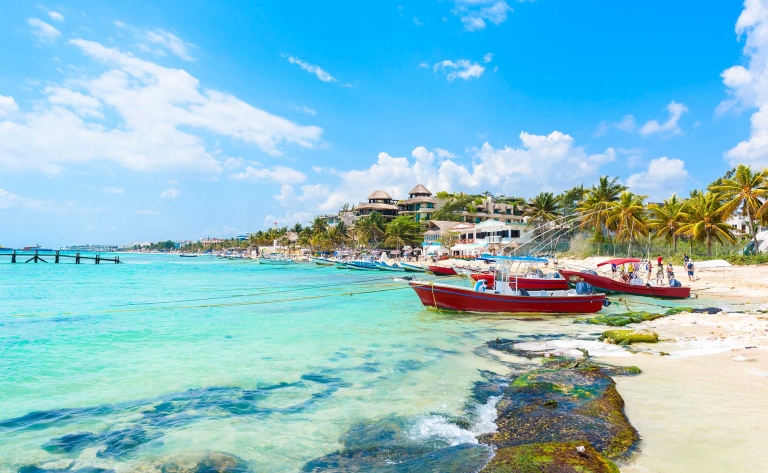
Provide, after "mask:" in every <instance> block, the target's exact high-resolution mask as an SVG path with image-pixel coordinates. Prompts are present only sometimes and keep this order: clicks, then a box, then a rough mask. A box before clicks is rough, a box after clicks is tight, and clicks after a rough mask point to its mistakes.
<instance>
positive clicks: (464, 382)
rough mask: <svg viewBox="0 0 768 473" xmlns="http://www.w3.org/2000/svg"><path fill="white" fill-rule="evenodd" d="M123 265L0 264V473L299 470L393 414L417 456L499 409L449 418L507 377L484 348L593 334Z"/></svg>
mask: <svg viewBox="0 0 768 473" xmlns="http://www.w3.org/2000/svg"><path fill="white" fill-rule="evenodd" d="M121 259H123V260H124V261H125V263H126V264H123V265H114V264H102V265H98V266H96V265H93V264H82V265H73V264H60V265H54V264H47V265H46V264H37V265H34V264H26V265H25V264H15V265H11V264H1V265H0V301H2V307H0V379H2V380H3V381H2V383H0V471H15V470H16V469H18V468H19V467H21V466H23V465H28V464H37V465H42V464H46V463H51V462H56V461H60V460H62V459H77V460H78V461H79V463H77V465H95V466H99V467H105V468H114V469H116V470H118V471H132V470H134V469H140V468H142V466H146V465H149V464H154V463H153V462H155V463H156V462H160V463H162V461H163V460H164V459H166V458H170V457H173V456H175V455H182V454H187V453H190V452H191V453H195V452H204V451H220V452H227V453H230V454H234V455H237V456H239V457H241V458H242V459H244V460H246V461H248V462H251V464H252V465H254V467H256V469H257V471H276V472H277V471H298V470H300V469H301V468H302V467H303V465H304V464H305V463H307V462H308V461H310V460H313V459H315V458H317V457H320V456H322V455H326V454H328V453H331V452H333V451H335V450H338V449H339V448H341V445H340V444H339V441H338V439H339V437H340V436H342V435H343V434H344V433H345V432H347V431H348V430H349V429H350V428H351V427H352V426H354V425H355V424H357V423H360V422H368V421H371V420H374V419H383V418H388V417H389V416H394V415H396V416H401V417H402V418H406V419H410V420H409V422H410V424H409V425H410V427H408V429H406V430H407V431H406V435H408V436H410V438H411V440H412V441H413V442H431V441H433V440H434V438H435V437H439V438H440V439H442V440H441V441H443V442H444V443H445V444H446V445H457V444H461V443H467V442H469V443H472V442H473V441H474V439H473V434H476V433H480V432H482V431H487V430H488V429H491V428H493V425H492V424H491V420H492V418H489V417H488V416H489V415H492V411H493V409H490V410H489V409H485V411H483V406H477V412H476V415H475V416H474V417H472V420H473V422H474V425H473V426H471V427H468V428H458V427H457V426H456V425H454V424H451V423H449V422H446V421H445V419H446V418H448V417H450V416H452V415H457V414H461V413H462V412H464V409H465V408H466V406H467V403H468V401H469V397H470V393H471V388H472V385H473V383H474V382H476V381H480V380H481V379H482V378H481V375H480V370H491V371H496V372H499V373H504V372H505V368H504V366H503V364H502V363H501V362H499V361H498V360H496V359H494V357H493V356H491V355H489V354H488V352H487V350H485V349H484V348H483V343H484V342H485V341H486V340H488V339H490V338H496V337H507V338H513V337H525V336H528V335H531V334H562V333H568V334H571V335H576V336H583V337H589V336H594V333H595V332H597V331H598V330H599V329H598V328H596V327H590V326H584V325H574V324H572V323H571V322H572V318H570V317H531V316H520V317H513V316H509V315H504V316H477V315H459V314H441V313H438V312H435V311H428V310H425V309H423V308H422V307H421V305H420V303H419V301H418V298H417V297H416V296H415V294H414V293H413V292H412V290H411V289H410V288H407V287H405V288H402V287H401V286H399V285H395V284H393V283H392V280H391V279H390V276H392V273H382V272H367V271H361V272H354V271H343V270H337V269H336V268H334V267H319V266H316V265H311V264H302V265H294V266H291V267H276V266H262V265H258V264H255V263H253V262H250V261H244V262H241V261H229V260H217V259H215V258H209V257H200V258H194V259H193V258H189V259H187V258H179V257H178V256H160V255H125V256H123V257H122V258H121ZM457 283H459V284H460V282H459V281H457ZM703 302H705V301H700V302H699V303H700V304H701V303H703ZM628 304H629V305H630V307H631V308H633V309H639V308H647V309H654V307H653V306H643V305H641V303H640V302H638V301H637V300H633V299H629V302H628ZM660 304H663V305H665V306H671V305H675V304H674V303H669V302H661V303H660ZM619 309H621V310H624V307H620V308H617V307H616V306H613V307H612V308H611V309H610V310H619ZM35 412H44V413H45V414H43V415H41V414H30V413H35ZM86 432H87V433H88V434H86ZM42 447H45V448H42ZM51 464H53V463H51ZM59 464H62V462H61V461H60V462H59ZM63 464H64V466H66V464H67V462H63Z"/></svg>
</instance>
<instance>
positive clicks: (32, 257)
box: [0, 250, 122, 264]
mask: <svg viewBox="0 0 768 473" xmlns="http://www.w3.org/2000/svg"><path fill="white" fill-rule="evenodd" d="M0 256H10V257H11V263H40V262H42V263H47V262H48V261H46V260H45V259H43V257H46V258H48V259H51V257H53V262H54V263H59V262H60V261H61V259H62V258H70V259H74V260H75V264H80V263H82V262H84V261H93V262H94V263H96V264H100V263H115V264H120V263H122V262H121V261H120V257H119V256H115V257H114V258H104V257H103V256H101V255H99V254H97V255H96V256H81V255H80V252H79V251H78V252H77V253H75V254H74V255H66V254H61V251H54V252H46V253H44V254H42V255H41V254H40V252H39V251H35V252H34V253H24V252H23V251H22V252H18V251H16V250H13V252H12V253H0ZM25 259H26V261H25Z"/></svg>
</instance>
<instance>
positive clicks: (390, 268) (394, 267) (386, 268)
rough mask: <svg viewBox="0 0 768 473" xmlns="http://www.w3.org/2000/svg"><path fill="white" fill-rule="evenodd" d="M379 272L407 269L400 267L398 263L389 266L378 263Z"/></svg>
mask: <svg viewBox="0 0 768 473" xmlns="http://www.w3.org/2000/svg"><path fill="white" fill-rule="evenodd" d="M376 266H378V270H379V271H401V272H402V271H405V268H403V267H402V266H399V265H398V264H397V263H395V264H392V265H389V264H387V263H376Z"/></svg>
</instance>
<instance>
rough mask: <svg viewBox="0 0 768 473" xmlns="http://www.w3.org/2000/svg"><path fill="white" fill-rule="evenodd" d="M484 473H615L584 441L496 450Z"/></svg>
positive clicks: (611, 463)
mask: <svg viewBox="0 0 768 473" xmlns="http://www.w3.org/2000/svg"><path fill="white" fill-rule="evenodd" d="M483 472H484V473H619V469H618V468H617V467H616V465H614V464H613V462H611V461H610V460H608V459H606V458H605V457H604V456H602V455H601V454H600V453H599V452H598V451H597V450H595V449H594V448H593V447H592V445H590V444H589V443H588V442H584V441H575V442H550V443H536V444H527V445H519V446H517V447H506V448H500V449H498V450H497V451H496V456H494V457H493V460H491V462H490V463H488V465H487V466H486V467H485V468H484V469H483Z"/></svg>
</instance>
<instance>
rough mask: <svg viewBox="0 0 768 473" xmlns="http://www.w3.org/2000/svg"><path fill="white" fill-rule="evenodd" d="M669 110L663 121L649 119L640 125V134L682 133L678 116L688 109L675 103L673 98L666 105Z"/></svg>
mask: <svg viewBox="0 0 768 473" xmlns="http://www.w3.org/2000/svg"><path fill="white" fill-rule="evenodd" d="M666 109H667V111H669V118H667V121H665V122H664V123H659V122H658V121H657V120H650V121H648V122H646V123H645V125H643V126H642V127H640V130H639V131H640V134H641V135H650V134H652V133H669V134H671V135H679V134H681V133H682V130H681V129H680V126H679V125H678V123H679V122H680V117H681V116H682V115H683V114H684V113H686V112H687V111H688V107H686V106H685V105H683V104H681V103H677V102H675V101H674V100H673V101H672V102H670V103H669V105H667V107H666Z"/></svg>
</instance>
